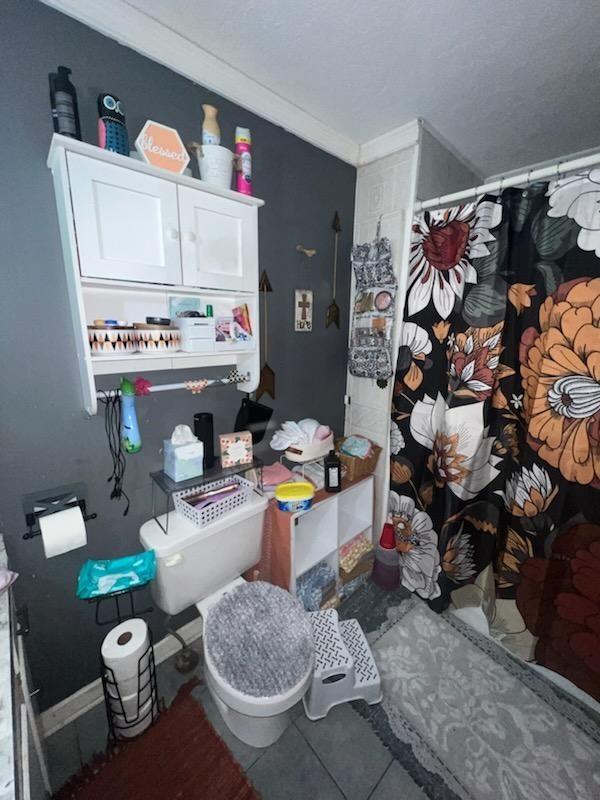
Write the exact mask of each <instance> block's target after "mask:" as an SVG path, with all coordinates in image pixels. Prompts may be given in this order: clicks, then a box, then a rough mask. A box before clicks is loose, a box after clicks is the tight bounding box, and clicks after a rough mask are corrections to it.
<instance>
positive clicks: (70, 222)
mask: <svg viewBox="0 0 600 800" xmlns="http://www.w3.org/2000/svg"><path fill="white" fill-rule="evenodd" d="M48 166H49V167H50V169H51V170H52V176H53V180H54V190H55V194H56V201H57V209H58V222H59V227H60V233H61V240H62V247H63V255H64V260H65V268H66V274H67V288H68V293H69V301H70V307H71V316H72V320H73V328H74V332H75V341H76V347H77V359H78V364H79V373H80V378H81V387H82V399H83V406H84V408H85V410H86V411H87V412H88V413H89V414H96V413H97V399H98V393H97V390H96V385H95V381H96V376H97V375H123V374H132V373H133V374H136V373H140V372H142V373H143V372H150V371H154V370H175V369H177V370H179V369H185V370H190V369H197V368H204V367H219V366H229V367H235V368H236V369H238V370H239V372H240V374H242V373H243V374H245V375H246V374H248V375H249V376H250V377H249V379H248V380H247V381H244V382H243V383H241V382H240V384H239V387H238V388H239V389H240V391H243V392H252V391H254V390H255V389H256V387H257V386H258V382H259V371H260V320H259V306H258V209H259V207H260V206H262V205H263V201H262V200H258V199H257V198H255V197H250V196H249V195H245V194H241V193H239V192H234V191H231V190H229V189H221V188H219V187H217V186H211V185H209V184H206V183H205V182H204V181H199V180H196V179H195V178H190V177H188V176H186V175H177V174H174V173H170V172H167V171H166V170H160V169H157V168H156V167H153V166H151V165H149V164H145V163H142V162H140V161H138V160H137V159H133V158H128V157H127V156H124V155H120V154H118V153H113V152H109V151H108V150H103V149H100V148H98V147H94V146H93V145H89V144H85V143H84V142H80V141H77V140H74V139H70V138H69V137H66V136H60V135H58V134H55V135H54V137H53V139H52V144H51V146H50V152H49V154H48ZM157 222H158V224H157ZM177 298H179V299H180V301H181V303H180V304H178V302H177ZM178 305H181V306H182V307H183V306H185V307H189V308H192V307H195V308H199V309H201V313H203V314H205V317H204V318H203V319H205V320H206V321H207V323H211V322H213V321H214V335H213V334H211V331H212V330H213V327H212V325H211V324H207V326H206V328H207V331H208V333H207V334H206V336H205V341H204V342H203V341H199V340H198V339H199V338H202V337H194V338H193V342H192V344H193V348H192V346H191V345H190V346H189V347H188V345H187V344H186V337H185V336H180V335H179V334H178V333H177V334H176V335H173V334H172V333H171V332H170V331H169V330H168V329H167V330H166V333H165V332H164V331H155V332H154V334H155V335H156V340H154V339H152V335H151V334H149V336H150V338H148V337H146V338H144V337H142V340H143V343H144V346H143V347H141V346H140V341H139V340H140V337H139V336H136V334H135V329H133V328H132V327H131V325H132V323H139V322H143V321H144V320H145V319H146V318H147V317H160V318H171V321H173V314H172V313H171V309H173V308H175V307H177V306H178ZM241 310H243V311H244V319H245V321H246V324H247V325H248V326H249V327H250V330H251V331H252V333H251V334H250V335H246V334H247V333H248V332H247V330H246V333H243V332H242V331H241V330H238V328H240V327H241V328H243V327H244V326H243V325H241V323H240V322H239V319H238V317H239V314H240V311H241ZM201 319H202V317H201ZM97 320H115V321H117V320H118V321H124V322H126V323H127V328H124V329H123V330H124V333H123V337H122V338H119V337H120V334H119V333H118V332H116V331H115V330H108V331H104V332H102V331H100V337H102V336H104V340H103V342H98V331H97V330H96V329H94V327H93V326H94V323H95V322H96V321H97ZM88 326H92V327H91V329H90V330H91V336H90V332H89V331H88ZM236 331H237V332H238V333H239V334H240V335H237V333H236ZM132 334H133V336H132ZM111 337H112V338H111ZM115 337H116V338H115ZM113 338H114V339H115V341H114V342H113V341H112V340H113ZM191 338H192V337H190V341H191ZM146 339H147V341H146ZM150 339H152V341H150ZM99 344H102V345H106V346H102V347H99V346H98V345H99ZM113 345H114V346H113ZM184 347H185V348H186V349H185V350H184V349H182V348H184ZM163 390H164V389H163ZM154 391H160V389H158V387H154Z"/></svg>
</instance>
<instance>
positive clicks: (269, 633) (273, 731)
mask: <svg viewBox="0 0 600 800" xmlns="http://www.w3.org/2000/svg"><path fill="white" fill-rule="evenodd" d="M216 594H217V595H218V596H217V597H216V598H215V600H214V601H212V602H211V600H212V598H207V599H206V600H205V601H204V602H203V603H199V604H198V607H199V609H200V611H201V613H202V616H203V620H204V626H203V631H204V634H203V648H204V675H205V681H206V685H207V686H208V689H209V691H210V693H211V695H212V697H213V699H214V701H215V704H216V706H217V708H218V709H219V712H220V714H221V716H222V717H223V720H224V721H225V723H226V725H227V727H228V728H229V729H230V730H231V731H232V733H234V734H235V735H236V736H237V737H238V738H239V739H241V740H242V741H243V742H245V743H246V744H249V745H251V746H252V747H268V746H269V745H271V744H273V743H274V742H275V741H277V739H278V738H279V737H280V736H281V734H282V733H283V732H284V731H285V729H286V728H287V726H288V725H289V722H290V710H291V708H292V707H293V706H294V705H295V704H296V703H297V702H298V701H299V700H300V699H301V698H302V697H303V696H304V694H305V693H306V690H307V689H308V686H309V685H310V681H311V678H312V672H313V666H314V645H313V639H312V629H311V625H310V620H309V618H308V615H307V614H306V612H305V611H304V609H303V608H302V606H301V605H300V603H298V601H297V600H295V598H293V597H292V596H291V595H290V594H289V593H288V592H286V591H284V590H283V589H280V588H279V587H277V586H273V585H271V584H268V583H263V582H261V581H257V582H255V583H246V582H245V581H241V580H240V581H236V582H234V584H233V585H231V587H227V590H226V591H224V592H223V591H221V592H218V593H216Z"/></svg>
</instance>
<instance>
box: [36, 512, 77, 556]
mask: <svg viewBox="0 0 600 800" xmlns="http://www.w3.org/2000/svg"><path fill="white" fill-rule="evenodd" d="M38 521H39V525H40V531H41V533H42V543H43V545H44V555H45V556H46V558H53V557H54V556H60V555H62V554H63V553H68V552H69V550H76V549H77V548H78V547H83V546H84V545H85V544H87V534H86V531H85V522H84V519H83V514H82V513H81V509H80V508H79V506H76V507H74V508H66V509H65V510H64V511H56V512H55V513H54V514H48V516H47V517H39V518H38Z"/></svg>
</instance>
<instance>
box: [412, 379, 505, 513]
mask: <svg viewBox="0 0 600 800" xmlns="http://www.w3.org/2000/svg"><path fill="white" fill-rule="evenodd" d="M483 408H484V401H481V402H479V403H470V404H469V405H465V406H457V407H455V408H449V407H448V405H447V404H446V401H445V400H444V398H443V397H442V395H441V394H439V393H438V396H437V398H436V399H435V400H434V399H433V397H429V396H428V395H425V397H424V398H423V400H418V401H417V402H416V403H415V406H414V408H413V410H412V412H411V415H410V432H411V434H412V436H413V438H414V439H415V440H416V441H417V442H419V444H422V445H423V447H426V448H427V449H428V450H430V451H431V455H430V456H429V459H428V461H427V467H428V469H429V470H430V472H432V473H433V477H434V480H435V484H436V486H438V487H442V486H447V487H448V488H449V489H450V491H451V492H453V493H454V494H455V495H456V496H457V497H460V499H461V500H470V499H472V498H474V497H476V496H477V495H478V494H479V492H481V490H482V489H484V488H485V487H486V486H487V485H488V484H489V483H491V482H492V481H493V480H494V478H495V477H496V476H497V475H498V474H499V470H498V469H496V464H498V463H500V461H501V460H502V459H501V458H499V457H498V456H494V455H492V445H493V444H494V437H493V436H488V435H487V433H488V428H487V427H485V426H484V424H483Z"/></svg>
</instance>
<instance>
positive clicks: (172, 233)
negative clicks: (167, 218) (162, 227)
mask: <svg viewBox="0 0 600 800" xmlns="http://www.w3.org/2000/svg"><path fill="white" fill-rule="evenodd" d="M167 236H168V237H169V239H179V231H178V230H177V228H169V229H168V231H167Z"/></svg>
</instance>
